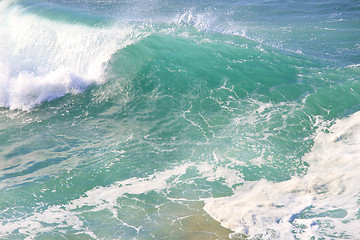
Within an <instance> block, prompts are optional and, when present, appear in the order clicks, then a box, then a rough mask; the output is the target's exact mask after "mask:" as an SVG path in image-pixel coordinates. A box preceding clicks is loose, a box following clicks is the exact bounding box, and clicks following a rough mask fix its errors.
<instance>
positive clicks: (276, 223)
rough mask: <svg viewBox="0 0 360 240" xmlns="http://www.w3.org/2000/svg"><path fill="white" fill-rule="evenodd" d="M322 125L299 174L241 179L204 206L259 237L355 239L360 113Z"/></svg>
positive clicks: (358, 234)
mask: <svg viewBox="0 0 360 240" xmlns="http://www.w3.org/2000/svg"><path fill="white" fill-rule="evenodd" d="M326 130H327V131H324V129H323V128H320V129H319V130H318V131H317V133H316V137H315V139H314V146H313V148H312V150H311V151H310V152H309V153H308V154H306V155H305V156H304V158H303V160H304V161H306V162H307V163H309V165H310V167H309V169H308V172H307V174H306V175H305V176H304V177H298V176H294V177H293V178H292V179H290V180H288V181H284V182H278V183H274V182H269V181H266V180H261V181H257V182H246V183H245V185H244V186H239V187H238V188H237V189H236V191H235V193H234V195H232V196H230V197H223V198H210V199H207V200H205V207H204V209H205V210H206V211H207V212H208V213H209V214H210V215H211V216H212V217H213V218H214V219H215V220H217V221H219V222H220V223H221V224H222V225H223V226H224V227H226V228H229V229H231V230H233V231H235V232H236V233H241V234H247V235H249V236H251V237H260V238H261V239H290V238H295V237H297V238H300V239H310V238H311V237H312V236H315V237H326V236H333V237H336V236H338V237H341V236H348V237H350V238H352V239H359V238H360V231H359V228H358V226H359V224H360V221H359V217H358V216H357V212H358V209H359V208H360V207H359V204H358V199H359V192H360V187H359V184H358V183H359V181H360V175H359V172H360V161H359V160H360V112H357V113H355V114H353V115H352V116H350V117H349V118H346V119H342V120H338V121H337V122H336V123H335V124H334V125H333V126H331V127H330V128H328V129H326ZM306 212H308V213H306ZM302 215H304V216H306V217H302ZM291 236H293V237H291Z"/></svg>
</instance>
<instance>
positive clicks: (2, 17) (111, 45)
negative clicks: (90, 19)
mask: <svg viewBox="0 0 360 240" xmlns="http://www.w3.org/2000/svg"><path fill="white" fill-rule="evenodd" d="M0 4H1V5H0V85H1V89H0V107H7V108H11V109H25V110H28V109H31V108H32V107H34V106H36V105H38V104H40V103H42V102H44V101H50V100H52V99H54V98H58V97H61V96H64V95H65V94H67V93H78V92H82V91H84V89H86V88H87V87H88V86H89V85H91V84H99V83H102V82H103V81H104V71H105V69H106V65H107V63H108V62H109V60H110V59H111V56H112V54H114V53H115V52H116V51H117V50H118V49H121V48H123V47H125V46H126V45H128V44H131V43H132V41H133V40H134V39H135V38H136V37H137V33H136V32H135V30H134V29H133V28H132V27H130V26H124V25H123V26H119V25H116V26H115V25H114V26H109V27H102V28H100V27H90V26H85V25H81V24H70V23H61V22H56V21H51V20H48V19H45V18H41V17H39V16H36V15H33V14H30V13H27V12H26V11H25V10H24V9H23V8H21V7H19V6H17V5H16V4H13V3H12V2H11V1H3V2H1V3H0Z"/></svg>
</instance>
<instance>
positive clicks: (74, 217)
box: [0, 164, 190, 239]
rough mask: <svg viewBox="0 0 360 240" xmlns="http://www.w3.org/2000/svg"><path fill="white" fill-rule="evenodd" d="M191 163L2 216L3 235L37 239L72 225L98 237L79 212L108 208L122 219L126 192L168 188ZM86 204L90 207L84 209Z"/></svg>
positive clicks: (1, 229)
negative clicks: (25, 212)
mask: <svg viewBox="0 0 360 240" xmlns="http://www.w3.org/2000/svg"><path fill="white" fill-rule="evenodd" d="M189 166H190V164H184V165H180V166H178V167H175V168H173V169H170V170H165V171H163V172H157V173H155V174H153V175H150V176H148V177H146V178H130V179H127V180H124V181H118V182H115V183H114V184H112V185H110V186H107V187H96V188H94V189H92V190H89V191H87V192H85V193H84V195H83V196H82V197H80V198H78V199H75V200H73V201H71V202H69V203H68V204H64V205H54V206H50V207H49V208H47V209H45V210H44V211H41V212H34V213H32V214H29V215H28V216H26V217H25V218H23V219H2V220H0V237H6V236H9V235H11V234H12V233H14V232H15V231H18V232H19V233H22V234H24V235H25V236H27V238H26V239H33V238H35V237H36V236H37V234H41V233H44V232H50V231H52V230H53V229H54V228H57V229H58V230H61V229H64V230H65V229H68V228H72V229H75V230H77V231H79V232H84V233H85V234H87V235H89V236H91V237H93V238H95V239H96V238H97V237H96V235H95V234H94V233H93V232H92V231H91V230H89V229H87V228H86V227H84V226H83V225H84V222H83V221H82V220H81V219H80V218H79V217H78V215H80V214H82V213H84V212H98V211H101V210H108V211H110V212H111V213H112V214H113V217H114V219H117V220H119V221H120V222H122V220H121V219H118V217H117V211H118V208H116V207H117V206H118V202H117V200H118V199H119V198H121V197H122V196H123V195H124V194H145V193H147V192H150V191H159V190H162V189H166V188H167V187H168V186H169V185H168V181H169V180H171V178H172V177H174V176H179V175H183V174H185V173H186V170H187V169H188V168H189ZM83 207H86V208H85V209H83ZM122 224H124V225H126V226H128V227H131V228H134V229H135V230H137V231H139V229H138V228H137V227H136V226H131V225H128V224H126V223H125V222H122Z"/></svg>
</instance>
